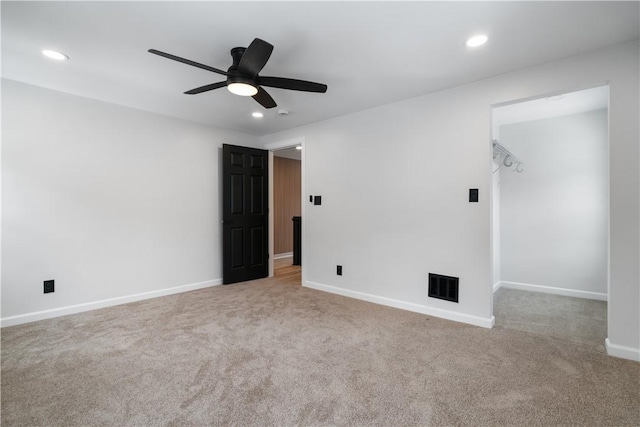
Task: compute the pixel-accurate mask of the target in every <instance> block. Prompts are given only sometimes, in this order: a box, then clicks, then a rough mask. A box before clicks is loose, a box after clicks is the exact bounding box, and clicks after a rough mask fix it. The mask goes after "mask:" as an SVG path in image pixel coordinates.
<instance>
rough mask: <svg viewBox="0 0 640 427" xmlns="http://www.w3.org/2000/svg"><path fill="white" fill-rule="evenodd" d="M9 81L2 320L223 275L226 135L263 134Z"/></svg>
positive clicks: (240, 140) (245, 140)
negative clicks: (49, 289) (51, 287)
mask: <svg viewBox="0 0 640 427" xmlns="http://www.w3.org/2000/svg"><path fill="white" fill-rule="evenodd" d="M2 85H3V86H2V102H3V105H2V106H3V117H2V267H3V269H2V318H3V325H7V324H11V323H17V322H20V321H24V320H34V319H35V318H38V316H40V317H47V316H48V315H49V314H51V315H53V314H56V313H58V314H60V313H61V312H62V313H64V312H65V310H64V308H65V307H69V306H77V305H79V304H88V306H87V308H92V307H94V306H95V303H96V302H97V301H102V300H109V299H113V298H116V299H117V298H122V297H126V296H131V295H135V294H141V293H143V294H145V295H146V296H153V295H155V294H161V293H162V292H164V291H165V290H166V289H167V288H171V287H176V286H184V285H194V284H195V285H194V286H195V287H197V286H205V285H211V284H216V283H219V280H220V278H221V277H222V270H221V243H220V241H221V227H220V212H219V200H220V197H219V194H220V193H219V188H220V178H219V162H220V153H221V146H222V143H231V144H238V145H253V146H255V145H256V144H257V143H258V140H257V138H256V137H255V136H251V135H244V134H240V133H236V132H230V131H223V130H219V129H214V128H211V127H207V126H202V125H198V124H194V123H190V122H186V121H182V120H178V119H173V118H169V117H165V116H160V115H156V114H152V113H147V112H142V111H139V110H134V109H130V108H125V107H120V106H116V105H113V104H107V103H104V102H99V101H95V100H90V99H86V98H81V97H77V96H73V95H68V94H63V93H60V92H55V91H51V90H47V89H42V88H38V87H35V86H29V85H25V84H22V83H17V82H14V81H10V80H3V81H2ZM48 279H55V286H56V288H55V292H54V293H52V294H46V295H45V294H43V281H44V280H48ZM194 286H191V287H189V286H186V288H181V289H183V290H184V289H190V288H193V287H194ZM124 300H126V298H125V299H124ZM124 300H123V301H124ZM116 301H119V300H116ZM91 304H94V305H91ZM83 307H84V306H83ZM47 310H53V312H46V313H45V314H42V313H41V314H40V315H34V313H37V312H41V311H47ZM56 310H57V311H56ZM71 311H73V310H71ZM16 316H17V317H16Z"/></svg>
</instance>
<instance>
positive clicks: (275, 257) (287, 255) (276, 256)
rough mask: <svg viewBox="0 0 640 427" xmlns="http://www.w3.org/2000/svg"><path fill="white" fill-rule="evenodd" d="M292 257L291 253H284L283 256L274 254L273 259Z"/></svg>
mask: <svg viewBox="0 0 640 427" xmlns="http://www.w3.org/2000/svg"><path fill="white" fill-rule="evenodd" d="M292 256H293V252H285V253H283V254H275V255H274V256H273V259H280V258H289V257H292Z"/></svg>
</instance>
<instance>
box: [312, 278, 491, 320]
mask: <svg viewBox="0 0 640 427" xmlns="http://www.w3.org/2000/svg"><path fill="white" fill-rule="evenodd" d="M302 286H304V287H307V288H311V289H316V290H318V291H324V292H329V293H332V294H337V295H342V296H345V297H349V298H355V299H359V300H363V301H368V302H372V303H374V304H380V305H386V306H389V307H395V308H400V309H402V310H408V311H413V312H416V313H422V314H427V315H430V316H434V317H440V318H443V319H447V320H453V321H455V322H462V323H468V324H470V325H475V326H481V327H483V328H492V327H493V325H494V324H495V317H494V316H491V317H489V318H485V317H478V316H472V315H469V314H462V313H457V312H455V311H449V310H444V309H441V308H435V307H429V306H426V305H422V304H414V303H411V302H406V301H400V300H396V299H391V298H386V297H381V296H377V295H372V294H367V293H364V292H358V291H351V290H349V289H343V288H338V287H335V286H330V285H323V284H321V283H315V282H307V281H304V282H303V285H302Z"/></svg>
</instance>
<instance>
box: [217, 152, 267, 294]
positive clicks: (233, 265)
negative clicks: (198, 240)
mask: <svg viewBox="0 0 640 427" xmlns="http://www.w3.org/2000/svg"><path fill="white" fill-rule="evenodd" d="M268 159H269V157H268V151H265V150H258V149H255V148H248V147H238V146H235V145H227V144H224V145H223V146H222V160H223V166H222V186H223V191H222V192H223V196H222V198H223V202H222V203H223V211H222V212H223V213H222V283H224V284H225V285H227V284H229V283H236V282H243V281H245V280H253V279H260V278H263V277H267V275H268V274H269V264H268V259H269V248H268V233H267V230H268V228H267V227H268V207H269V200H268V194H269V193H268V188H269V187H268V179H269V174H268Z"/></svg>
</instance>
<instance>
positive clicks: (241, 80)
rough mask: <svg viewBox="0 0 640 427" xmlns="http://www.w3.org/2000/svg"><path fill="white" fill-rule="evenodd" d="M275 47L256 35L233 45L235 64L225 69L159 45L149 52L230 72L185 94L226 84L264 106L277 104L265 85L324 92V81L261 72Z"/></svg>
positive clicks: (210, 69)
mask: <svg viewBox="0 0 640 427" xmlns="http://www.w3.org/2000/svg"><path fill="white" fill-rule="evenodd" d="M272 51H273V45H271V44H269V43H267V42H266V41H264V40H261V39H258V38H256V39H254V40H253V41H252V42H251V44H250V45H249V47H247V48H244V47H234V48H233V49H231V57H232V58H233V64H232V65H231V67H229V69H228V70H227V71H223V70H219V69H217V68H213V67H210V66H208V65H205V64H200V63H198V62H195V61H191V60H190V59H185V58H180V57H179V56H175V55H171V54H170V53H165V52H160V51H159V50H156V49H149V53H153V54H155V55H159V56H163V57H165V58H168V59H172V60H174V61H178V62H182V63H183V64H187V65H191V66H193V67H198V68H202V69H203V70H208V71H212V72H214V73H217V74H222V75H223V76H227V80H225V81H222V82H218V83H212V84H208V85H205V86H201V87H197V88H195V89H191V90H188V91H186V92H185V94H187V95H195V94H198V93H202V92H207V91H210V90H214V89H219V88H221V87H225V86H226V87H227V89H229V91H230V92H232V93H234V94H236V95H240V96H251V97H253V99H255V100H256V101H258V103H259V104H260V105H262V106H263V107H264V108H273V107H275V106H276V105H277V104H276V102H275V101H274V100H273V98H272V97H271V95H269V94H268V93H267V91H265V90H264V89H263V88H262V86H267V87H275V88H279V89H290V90H299V91H303V92H319V93H325V92H326V91H327V85H325V84H322V83H314V82H308V81H306V80H296V79H289V78H285V77H267V76H259V75H258V73H259V72H260V71H261V70H262V68H263V67H264V66H265V64H266V63H267V61H268V60H269V57H270V56H271V52H272Z"/></svg>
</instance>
